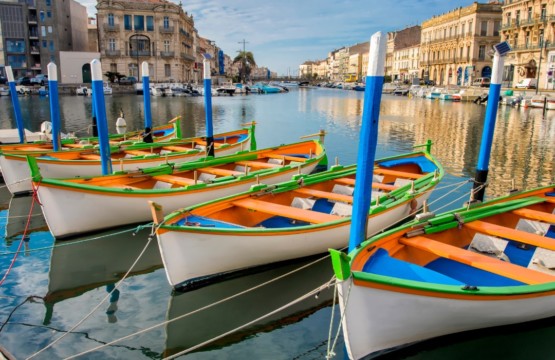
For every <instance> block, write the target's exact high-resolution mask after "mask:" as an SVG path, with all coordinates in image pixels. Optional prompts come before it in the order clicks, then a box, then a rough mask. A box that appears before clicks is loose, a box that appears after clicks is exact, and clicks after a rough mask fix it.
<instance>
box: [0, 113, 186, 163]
mask: <svg viewBox="0 0 555 360" xmlns="http://www.w3.org/2000/svg"><path fill="white" fill-rule="evenodd" d="M143 133H144V131H143V130H138V131H131V132H126V133H123V134H110V135H108V136H109V139H110V144H111V145H125V144H131V143H133V142H135V141H142V140H143ZM174 138H181V116H177V117H175V118H173V119H171V120H170V121H168V123H167V124H164V125H159V126H155V127H153V128H152V139H153V141H154V142H162V141H169V140H171V139H174ZM96 144H98V137H81V138H78V137H71V138H67V139H62V141H61V145H62V147H61V150H73V149H76V148H83V147H84V148H86V147H90V146H91V145H96ZM47 150H51V151H52V150H53V146H52V143H50V142H44V141H37V142H30V143H24V144H21V143H19V144H5V145H0V153H7V152H9V153H12V154H26V153H27V152H31V153H32V152H38V153H41V152H44V151H47Z"/></svg>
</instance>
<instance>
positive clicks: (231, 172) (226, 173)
mask: <svg viewBox="0 0 555 360" xmlns="http://www.w3.org/2000/svg"><path fill="white" fill-rule="evenodd" d="M199 171H201V172H204V173H207V174H213V175H217V176H240V175H245V173H243V172H241V171H235V170H228V169H220V168H211V167H207V168H201V169H199Z"/></svg>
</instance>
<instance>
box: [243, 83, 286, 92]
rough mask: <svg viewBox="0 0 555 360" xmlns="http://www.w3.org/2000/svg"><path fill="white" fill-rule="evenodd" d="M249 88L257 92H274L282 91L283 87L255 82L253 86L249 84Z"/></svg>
mask: <svg viewBox="0 0 555 360" xmlns="http://www.w3.org/2000/svg"><path fill="white" fill-rule="evenodd" d="M250 89H251V91H252V92H254V93H259V94H276V93H279V92H283V89H281V88H279V87H277V86H270V85H267V84H263V83H256V84H254V85H253V86H251V87H250Z"/></svg>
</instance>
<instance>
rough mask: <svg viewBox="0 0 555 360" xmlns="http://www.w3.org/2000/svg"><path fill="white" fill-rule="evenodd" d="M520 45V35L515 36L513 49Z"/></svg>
mask: <svg viewBox="0 0 555 360" xmlns="http://www.w3.org/2000/svg"><path fill="white" fill-rule="evenodd" d="M517 45H518V34H515V37H514V44H513V47H516V46H517Z"/></svg>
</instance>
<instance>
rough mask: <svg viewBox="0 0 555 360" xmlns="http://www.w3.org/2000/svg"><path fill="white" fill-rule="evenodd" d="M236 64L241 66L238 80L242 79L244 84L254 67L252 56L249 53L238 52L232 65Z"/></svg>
mask: <svg viewBox="0 0 555 360" xmlns="http://www.w3.org/2000/svg"><path fill="white" fill-rule="evenodd" d="M237 63H240V64H241V70H240V72H239V79H243V81H244V82H246V81H247V78H249V76H250V74H251V70H252V68H253V67H255V66H256V62H255V61H254V55H253V54H252V52H250V51H239V54H238V55H237V56H236V57H235V59H233V64H237Z"/></svg>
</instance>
